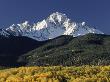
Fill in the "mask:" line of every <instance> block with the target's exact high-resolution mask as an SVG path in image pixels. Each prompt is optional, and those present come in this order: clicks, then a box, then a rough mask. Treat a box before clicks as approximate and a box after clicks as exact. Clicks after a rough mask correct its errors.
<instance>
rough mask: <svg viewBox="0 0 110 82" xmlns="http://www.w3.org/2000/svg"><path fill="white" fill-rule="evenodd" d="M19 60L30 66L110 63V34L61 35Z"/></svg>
mask: <svg viewBox="0 0 110 82" xmlns="http://www.w3.org/2000/svg"><path fill="white" fill-rule="evenodd" d="M18 61H19V62H22V63H23V62H24V63H26V65H29V66H34V65H38V66H45V65H49V66H51V65H64V66H71V65H110V36H109V35H101V34H87V35H84V36H79V37H75V38H73V37H72V36H60V37H57V38H55V39H53V40H49V41H48V42H47V43H46V44H45V45H43V46H41V47H39V48H36V49H35V50H32V51H30V52H29V53H27V54H24V55H23V56H21V57H20V58H19V60H18Z"/></svg>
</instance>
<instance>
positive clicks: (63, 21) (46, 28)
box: [0, 12, 103, 41]
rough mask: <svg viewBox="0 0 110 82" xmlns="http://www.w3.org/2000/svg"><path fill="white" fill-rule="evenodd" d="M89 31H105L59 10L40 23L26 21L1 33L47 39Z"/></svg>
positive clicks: (83, 33)
mask: <svg viewBox="0 0 110 82" xmlns="http://www.w3.org/2000/svg"><path fill="white" fill-rule="evenodd" d="M88 33H95V34H103V32H101V31H99V30H98V29H95V28H93V27H91V26H88V25H87V24H86V23H85V22H82V23H77V22H74V21H72V20H71V19H69V18H68V17H67V16H66V15H65V14H62V13H59V12H56V13H53V14H51V15H50V16H49V17H47V18H46V19H44V20H43V21H41V22H38V23H34V24H29V22H28V21H25V22H24V23H21V24H13V25H11V26H10V27H8V28H6V29H1V30H0V34H1V35H5V36H8V35H13V36H26V37H29V38H33V39H35V40H37V41H45V40H49V39H53V38H56V37H58V36H61V35H72V36H73V37H77V36H81V35H85V34H88Z"/></svg>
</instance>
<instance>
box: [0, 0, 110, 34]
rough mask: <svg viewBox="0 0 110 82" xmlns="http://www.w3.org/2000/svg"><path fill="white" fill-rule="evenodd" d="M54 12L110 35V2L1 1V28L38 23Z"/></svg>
mask: <svg viewBox="0 0 110 82" xmlns="http://www.w3.org/2000/svg"><path fill="white" fill-rule="evenodd" d="M53 12H61V13H65V14H67V16H68V17H69V18H71V20H73V21H76V22H82V21H85V22H87V24H88V25H90V26H93V27H96V28H97V29H99V30H101V31H103V32H104V33H106V34H110V0H0V27H8V26H10V25H12V24H13V23H15V24H16V23H21V22H23V21H25V20H28V21H30V22H31V23H33V22H38V21H41V20H43V19H44V18H46V17H48V16H49V15H50V14H51V13H53Z"/></svg>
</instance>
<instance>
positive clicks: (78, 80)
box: [0, 66, 110, 82]
mask: <svg viewBox="0 0 110 82" xmlns="http://www.w3.org/2000/svg"><path fill="white" fill-rule="evenodd" d="M0 82H110V66H80V67H75V66H72V67H62V66H52V67H19V68H11V69H5V70H0Z"/></svg>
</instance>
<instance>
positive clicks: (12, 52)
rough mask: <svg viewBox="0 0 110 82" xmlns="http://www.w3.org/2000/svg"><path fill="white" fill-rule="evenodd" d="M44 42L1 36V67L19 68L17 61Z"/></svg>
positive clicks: (20, 37)
mask: <svg viewBox="0 0 110 82" xmlns="http://www.w3.org/2000/svg"><path fill="white" fill-rule="evenodd" d="M42 44H43V42H39V41H36V40H33V39H31V38H28V37H22V36H19V37H16V36H8V37H5V36H4V35H3V36H2V35H0V66H1V65H3V66H17V65H19V64H18V63H17V59H18V57H19V56H20V55H22V54H24V53H27V52H29V51H31V50H33V49H35V48H37V47H39V46H41V45H42Z"/></svg>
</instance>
